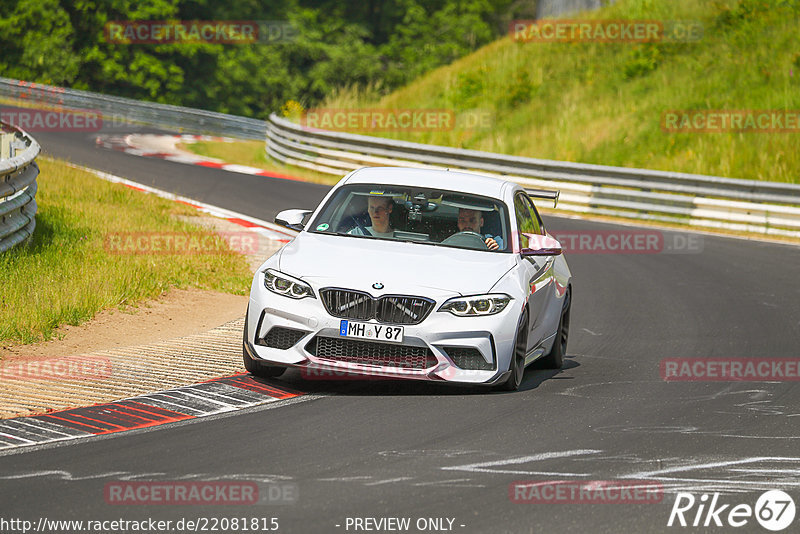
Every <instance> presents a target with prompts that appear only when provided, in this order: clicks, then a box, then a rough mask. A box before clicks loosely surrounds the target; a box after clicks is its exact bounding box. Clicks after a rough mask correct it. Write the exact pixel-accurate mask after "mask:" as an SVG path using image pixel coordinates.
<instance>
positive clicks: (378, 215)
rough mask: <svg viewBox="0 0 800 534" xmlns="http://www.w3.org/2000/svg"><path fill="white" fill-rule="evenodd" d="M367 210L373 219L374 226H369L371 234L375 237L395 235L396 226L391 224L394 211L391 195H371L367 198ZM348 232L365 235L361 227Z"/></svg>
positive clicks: (368, 229)
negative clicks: (390, 216) (393, 226)
mask: <svg viewBox="0 0 800 534" xmlns="http://www.w3.org/2000/svg"><path fill="white" fill-rule="evenodd" d="M367 204H368V207H367V212H368V213H369V218H370V220H371V221H372V226H367V228H366V230H367V231H368V232H369V235H373V236H375V237H394V228H392V226H391V225H390V224H389V215H391V213H392V208H393V207H394V202H393V201H392V199H391V197H369V199H367ZM347 233H348V234H353V235H364V232H363V230H362V229H361V228H359V227H355V228H353V229H352V230H350V231H349V232H347Z"/></svg>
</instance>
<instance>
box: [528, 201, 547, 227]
mask: <svg viewBox="0 0 800 534" xmlns="http://www.w3.org/2000/svg"><path fill="white" fill-rule="evenodd" d="M525 203H526V204H527V205H528V208H529V210H530V213H531V219H532V220H533V224H534V226H535V227H536V230H535V231H534V232H532V233H535V234H544V224H542V218H541V217H540V216H539V212H538V211H536V205H535V204H534V203H533V201H532V200H531V197H529V196H527V195H526V196H525Z"/></svg>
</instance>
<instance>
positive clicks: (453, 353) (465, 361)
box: [442, 347, 494, 371]
mask: <svg viewBox="0 0 800 534" xmlns="http://www.w3.org/2000/svg"><path fill="white" fill-rule="evenodd" d="M442 349H443V350H444V351H445V352H446V353H447V355H448V356H450V359H451V360H453V363H454V364H456V367H459V368H460V369H470V370H474V371H491V370H492V369H494V365H493V364H491V363H487V362H486V360H484V359H483V356H481V353H480V351H479V350H478V349H476V348H473V347H442Z"/></svg>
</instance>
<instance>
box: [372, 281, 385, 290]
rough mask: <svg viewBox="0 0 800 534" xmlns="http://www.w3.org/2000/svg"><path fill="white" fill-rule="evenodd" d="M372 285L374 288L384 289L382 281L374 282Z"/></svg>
mask: <svg viewBox="0 0 800 534" xmlns="http://www.w3.org/2000/svg"><path fill="white" fill-rule="evenodd" d="M372 287H373V289H383V284H381V283H380V282H375V283H374V284H372Z"/></svg>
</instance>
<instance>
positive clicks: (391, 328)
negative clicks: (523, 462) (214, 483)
mask: <svg viewBox="0 0 800 534" xmlns="http://www.w3.org/2000/svg"><path fill="white" fill-rule="evenodd" d="M531 196H534V197H537V196H540V197H542V198H550V199H556V200H557V197H558V194H557V193H556V192H541V193H538V194H537V193H531V194H528V193H527V192H526V191H525V190H524V189H523V188H522V187H521V186H520V185H518V184H516V183H514V182H509V181H503V180H499V179H496V178H490V177H486V176H479V175H474V174H467V173H459V172H450V171H439V170H424V169H408V168H394V167H388V168H380V167H373V168H364V169H359V170H357V171H353V172H351V173H350V174H348V175H347V176H345V177H344V178H342V179H341V181H339V183H338V184H336V186H334V187H333V188H332V189H331V191H330V192H329V193H328V194H327V196H326V197H325V198H324V199H323V201H322V203H321V204H320V205H319V206H318V207H317V209H316V210H315V211H313V213H312V212H311V211H308V210H287V211H283V212H281V213H280V214H278V216H277V217H276V219H275V222H276V223H278V224H281V225H283V226H285V227H287V228H291V229H294V230H297V231H299V234H298V235H297V237H295V238H294V239H293V240H292V241H291V242H290V243H287V244H286V245H285V246H284V247H283V248H282V249H281V250H280V251H279V252H277V253H276V254H275V255H273V256H272V257H271V258H269V259H268V260H267V261H266V262H265V263H264V264H263V265H262V266H261V267H260V268H259V269H258V271H257V272H256V274H255V277H254V278H253V284H252V287H251V289H250V302H249V306H248V310H247V316H246V322H245V327H244V364H245V367H246V369H247V370H248V371H249V372H250V373H252V374H254V375H257V376H261V377H277V376H280V375H281V374H282V373H283V372H284V371H285V370H286V369H287V368H289V367H294V368H299V369H300V371H301V375H305V376H306V377H310V376H320V377H324V376H329V377H330V378H335V377H337V376H343V375H346V376H355V377H359V378H364V379H370V378H403V379H418V380H429V381H440V382H454V383H462V384H476V385H477V384H485V385H497V386H500V387H502V388H504V389H508V390H516V389H518V388H519V386H520V383H521V381H522V376H523V373H524V372H525V366H526V365H528V364H529V363H531V362H533V361H535V360H540V361H541V362H542V364H543V365H544V366H545V367H547V368H553V369H558V368H560V367H561V366H562V361H563V357H564V354H565V351H566V347H567V338H568V336H569V317H570V304H571V295H572V284H571V274H570V271H569V267H568V266H567V262H566V260H565V259H564V256H563V255H562V251H561V245H560V244H559V243H558V241H556V240H555V239H553V238H552V237H551V236H549V235H548V234H547V232H546V231H545V228H544V225H543V223H542V219H541V217H540V216H539V213H538V212H537V210H536V207H535V206H534V204H533V201H532V200H531ZM325 373H329V374H328V375H326V374H325Z"/></svg>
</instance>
